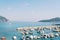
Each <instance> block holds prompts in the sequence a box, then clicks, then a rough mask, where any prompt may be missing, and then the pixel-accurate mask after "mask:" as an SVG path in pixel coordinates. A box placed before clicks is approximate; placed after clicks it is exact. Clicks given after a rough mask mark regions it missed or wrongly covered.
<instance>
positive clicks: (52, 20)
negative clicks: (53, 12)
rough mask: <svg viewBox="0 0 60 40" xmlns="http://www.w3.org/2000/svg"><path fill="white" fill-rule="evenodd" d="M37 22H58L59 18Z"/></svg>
mask: <svg viewBox="0 0 60 40" xmlns="http://www.w3.org/2000/svg"><path fill="white" fill-rule="evenodd" d="M39 22H60V18H59V17H56V18H51V19H47V20H40V21H39Z"/></svg>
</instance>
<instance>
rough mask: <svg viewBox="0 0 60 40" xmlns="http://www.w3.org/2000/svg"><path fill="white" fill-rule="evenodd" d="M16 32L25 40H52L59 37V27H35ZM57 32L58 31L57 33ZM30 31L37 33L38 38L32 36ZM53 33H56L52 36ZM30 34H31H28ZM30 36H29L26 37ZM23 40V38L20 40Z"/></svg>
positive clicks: (23, 28) (20, 29)
mask: <svg viewBox="0 0 60 40" xmlns="http://www.w3.org/2000/svg"><path fill="white" fill-rule="evenodd" d="M16 30H17V31H18V32H20V33H21V34H22V35H23V36H25V40H28V39H27V38H29V39H31V40H32V39H39V38H54V37H59V36H60V33H59V31H60V26H58V27H57V26H37V27H22V28H17V29H16ZM45 30H49V31H51V32H50V33H48V34H46V32H45ZM57 30H58V31H57ZM32 31H37V34H38V33H41V34H39V35H38V36H35V35H33V32H32ZM54 31H56V32H57V33H55V34H54ZM31 32H32V33H31ZM30 33H31V34H30ZM26 35H30V36H26ZM22 39H23V40H24V37H23V38H22Z"/></svg>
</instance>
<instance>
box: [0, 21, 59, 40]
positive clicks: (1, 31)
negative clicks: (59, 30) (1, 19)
mask: <svg viewBox="0 0 60 40" xmlns="http://www.w3.org/2000/svg"><path fill="white" fill-rule="evenodd" d="M55 23H60V22H16V21H15V22H7V23H0V38H1V37H2V36H5V37H6V39H7V40H12V37H13V36H17V40H20V37H21V36H22V35H21V34H20V33H19V32H17V30H16V28H19V27H33V26H49V25H52V24H55ZM38 40H60V37H56V38H47V39H43V38H41V39H38Z"/></svg>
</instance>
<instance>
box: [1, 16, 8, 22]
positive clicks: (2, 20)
mask: <svg viewBox="0 0 60 40" xmlns="http://www.w3.org/2000/svg"><path fill="white" fill-rule="evenodd" d="M7 21H8V19H7V18H5V17H3V16H0V22H7Z"/></svg>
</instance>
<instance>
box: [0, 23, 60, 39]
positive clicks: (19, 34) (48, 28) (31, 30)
mask: <svg viewBox="0 0 60 40" xmlns="http://www.w3.org/2000/svg"><path fill="white" fill-rule="evenodd" d="M46 24H47V25H46ZM46 24H45V23H43V24H41V23H29V22H28V23H26V22H25V23H21V22H20V23H11V24H9V23H5V24H3V23H1V24H0V26H1V25H2V26H1V27H0V28H1V29H0V30H3V31H0V34H1V36H0V40H51V39H52V40H55V39H57V38H58V39H60V26H57V25H52V23H46ZM49 24H50V25H49ZM23 25H24V26H23ZM25 25H26V26H25ZM4 26H5V28H4ZM9 27H10V28H9ZM2 28H4V29H2ZM7 28H9V29H7ZM57 30H58V31H57Z"/></svg>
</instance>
